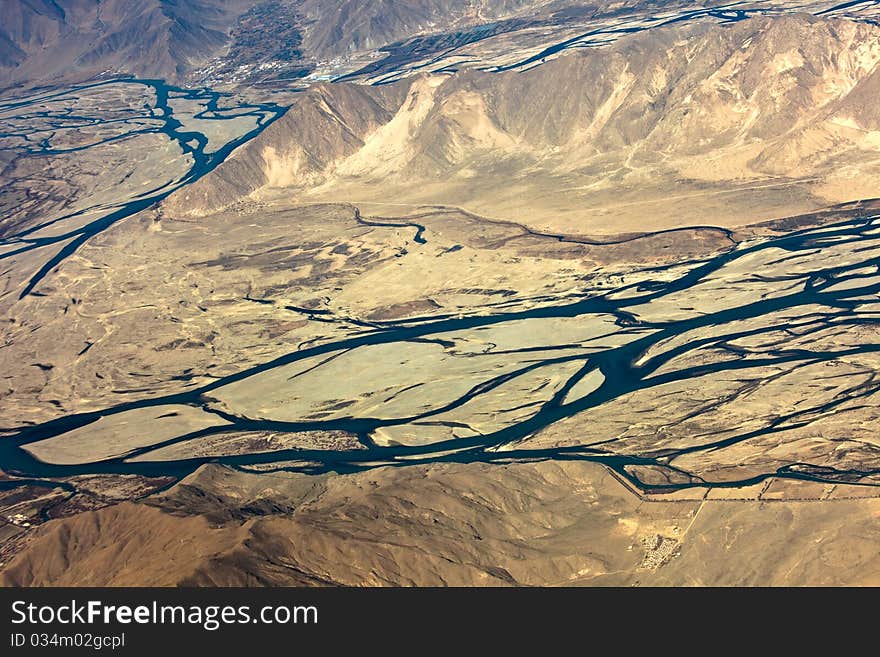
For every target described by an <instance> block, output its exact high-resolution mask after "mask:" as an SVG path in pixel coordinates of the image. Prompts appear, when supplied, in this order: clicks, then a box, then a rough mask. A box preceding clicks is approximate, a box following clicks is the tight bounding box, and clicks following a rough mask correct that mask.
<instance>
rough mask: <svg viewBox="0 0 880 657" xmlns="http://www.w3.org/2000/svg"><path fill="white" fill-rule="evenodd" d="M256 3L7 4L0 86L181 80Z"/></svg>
mask: <svg viewBox="0 0 880 657" xmlns="http://www.w3.org/2000/svg"><path fill="white" fill-rule="evenodd" d="M254 4H256V2H254V1H253V0H192V1H187V2H178V1H177V0H145V1H140V0H103V1H98V0H5V1H4V2H3V6H2V8H0V85H2V86H8V85H9V84H13V83H17V82H24V81H27V82H30V83H33V82H35V81H42V82H48V81H50V80H51V79H53V78H56V77H59V76H63V75H66V76H73V77H87V76H89V75H95V74H98V73H103V72H113V73H128V74H134V75H138V76H145V77H151V76H152V77H164V78H168V79H171V80H176V79H179V78H180V77H181V76H182V75H183V74H184V73H185V72H186V71H188V70H190V69H191V68H193V67H194V66H196V65H198V64H200V63H203V62H204V61H206V60H207V59H208V58H209V57H210V56H212V55H213V54H214V53H215V52H216V51H218V50H219V49H221V48H222V47H223V46H224V45H225V43H226V41H227V36H228V35H227V33H228V31H229V30H230V28H231V26H232V25H233V23H234V21H235V19H236V18H237V16H238V15H239V14H241V13H242V12H243V11H245V10H247V9H248V8H249V7H250V6H251V5H254Z"/></svg>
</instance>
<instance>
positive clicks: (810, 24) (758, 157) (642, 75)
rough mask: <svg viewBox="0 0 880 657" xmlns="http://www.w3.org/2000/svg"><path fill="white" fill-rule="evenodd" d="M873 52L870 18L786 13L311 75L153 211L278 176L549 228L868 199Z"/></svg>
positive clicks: (305, 192)
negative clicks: (358, 73) (379, 73)
mask: <svg viewBox="0 0 880 657" xmlns="http://www.w3.org/2000/svg"><path fill="white" fill-rule="evenodd" d="M878 63H880V28H878V27H876V26H873V25H869V24H864V23H855V22H850V21H845V20H821V19H816V18H813V17H810V16H807V15H792V16H786V17H780V18H775V19H753V20H749V21H743V22H741V23H737V24H736V25H734V26H732V27H727V28H722V27H717V26H712V27H707V26H700V27H694V26H682V27H670V28H665V29H663V30H656V31H652V32H650V33H645V34H642V35H638V36H636V37H632V38H630V39H628V40H626V41H625V42H621V43H619V44H617V45H615V46H613V47H610V48H606V49H602V50H595V51H588V52H579V53H574V54H567V55H564V56H562V57H560V58H559V59H556V60H554V61H552V62H549V63H547V64H546V65H544V66H541V67H538V68H536V69H532V70H530V71H527V72H525V73H518V72H509V73H500V74H492V73H483V72H479V71H474V70H469V71H463V72H459V73H458V74H455V75H451V76H450V75H431V76H428V75H425V76H420V77H418V78H414V79H407V80H402V81H399V82H396V83H393V84H389V85H382V86H379V87H362V86H354V85H349V84H343V83H337V84H333V85H317V86H315V87H313V88H312V89H310V90H309V91H308V92H305V93H303V94H302V95H300V96H299V97H298V99H297V100H296V101H295V102H294V105H293V107H292V109H291V110H290V112H289V113H288V115H287V116H286V117H285V118H284V119H282V120H281V121H279V122H278V123H277V124H275V125H274V126H272V127H271V128H270V129H269V130H267V131H266V132H265V133H264V134H263V135H262V136H261V137H260V138H259V139H257V140H255V141H253V142H251V143H249V144H247V145H246V146H245V147H244V148H242V149H241V150H240V151H239V152H238V153H236V154H235V156H234V157H233V158H232V159H231V160H230V161H229V162H228V163H227V164H226V165H224V167H222V168H220V169H219V170H218V171H217V172H216V173H215V174H214V175H212V176H210V177H208V178H206V179H204V180H203V181H201V182H200V183H199V184H197V185H194V186H192V187H190V188H188V189H187V190H185V191H184V192H182V193H181V194H180V195H178V196H176V197H173V198H172V199H171V200H170V201H169V203H168V207H169V209H171V210H173V211H174V212H177V213H183V214H194V215H198V214H204V213H206V212H211V211H214V210H216V209H218V208H221V207H224V206H225V205H228V204H230V203H233V202H236V201H237V200H238V199H240V198H241V197H242V196H245V195H248V194H251V195H253V196H254V197H256V198H259V197H261V196H267V195H269V196H270V195H272V194H273V193H275V191H276V190H279V189H282V188H283V189H284V192H283V193H284V194H288V195H289V194H294V196H295V198H298V199H301V200H309V201H311V200H334V201H339V200H352V201H359V202H366V201H374V202H377V203H382V202H383V201H387V199H388V197H389V196H393V197H394V198H395V202H396V203H401V204H405V203H410V204H454V205H461V206H466V207H467V208H468V209H469V210H472V211H475V212H477V213H480V214H485V215H489V216H495V217H503V218H511V219H515V220H517V221H528V222H529V223H530V224H531V225H533V226H536V227H539V228H545V229H553V230H556V231H562V232H591V231H592V232H595V231H600V232H601V231H608V232H614V231H621V230H630V229H632V226H631V225H629V224H631V223H632V222H634V221H642V222H644V221H645V215H649V218H648V219H647V221H649V222H650V225H651V227H668V226H669V225H680V224H682V223H694V222H699V223H705V222H707V221H711V222H712V223H716V222H721V223H726V224H730V225H737V224H742V223H747V222H749V221H753V220H756V219H760V218H766V217H768V216H774V215H775V216H785V215H787V214H792V211H793V210H794V211H809V210H812V209H815V208H817V207H821V206H825V205H828V204H830V203H834V202H841V201H849V200H853V199H855V198H867V197H872V196H875V195H876V189H877V187H878V184H880V113H878V109H877V107H876V103H874V102H873V101H872V99H873V98H875V97H876V96H877V94H878V91H880V70H878ZM856 172H857V175H856ZM854 178H856V180H853V179H854ZM672 187H674V188H675V192H674V193H670V191H669V190H670V189H671V188H672ZM682 199H686V200H687V203H686V207H684V208H682V207H680V206H682V205H685V204H683V203H682V202H681V201H682Z"/></svg>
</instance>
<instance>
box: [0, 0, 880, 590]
mask: <svg viewBox="0 0 880 657" xmlns="http://www.w3.org/2000/svg"><path fill="white" fill-rule="evenodd" d="M154 4H156V5H163V6H164V5H165V4H167V3H162V2H157V3H154ZM207 4H211V3H207ZM221 4H223V9H222V11H220V10H218V11H217V12H214V13H212V16H213V19H212V20H213V21H216V26H217V27H216V30H217V34H218V36H217V40H216V44H215V45H214V46H211V47H207V45H206V46H205V48H200V49H199V50H198V52H194V53H193V54H192V56H191V57H189V58H188V59H187V61H186V62H185V63H181V62H174V61H171V60H168V61H166V60H165V59H159V60H156V62H158V63H157V64H156V66H157V67H158V68H155V69H150V70H151V71H152V70H154V71H155V72H152V73H150V74H151V75H161V76H163V77H165V79H167V80H170V81H171V82H163V81H162V80H152V79H140V78H127V79H117V78H113V77H112V76H106V75H103V74H102V75H100V76H99V77H92V78H91V79H89V80H88V81H85V80H84V79H79V80H76V79H75V78H76V77H77V76H86V75H93V73H95V71H91V70H90V69H88V67H86V66H85V65H82V66H79V65H78V66H77V67H75V70H74V69H70V70H64V71H61V70H58V71H55V70H54V69H53V71H52V72H51V74H50V73H48V72H46V71H42V72H37V71H38V67H40V66H43V65H44V64H43V63H41V62H44V60H42V59H40V57H42V55H40V56H37V55H34V56H33V57H25V58H24V59H22V62H23V63H22V65H21V66H22V68H20V70H19V72H18V73H16V75H19V74H20V75H21V76H23V79H24V78H27V79H42V80H48V79H50V78H51V80H53V82H52V85H56V86H54V87H52V86H50V85H48V84H47V85H46V86H45V87H43V88H40V89H38V88H36V87H34V88H30V89H24V88H19V89H18V90H17V91H15V92H14V93H13V92H9V93H7V94H6V95H3V96H2V97H0V145H2V148H3V151H2V154H0V158H2V159H0V165H2V174H0V181H2V184H3V187H2V195H0V210H2V213H3V214H2V217H0V264H2V267H0V317H3V328H2V334H0V372H2V375H0V376H2V378H0V427H2V430H0V431H2V433H0V581H2V583H3V584H4V585H7V586H55V585H68V586H82V585H98V586H100V585H114V586H121V585H161V586H176V585H199V586H242V585H246V586H251V585H265V586H279V585H280V586H290V585H294V586H334V585H345V586H360V585H366V586H389V585H391V586H434V585H452V586H507V585H519V586H524V585H525V586H582V585H606V586H639V585H663V586H682V585H724V586H735V585H749V586H755V585H832V586H851V585H877V584H880V562H878V551H877V549H876V545H877V541H878V539H880V536H878V531H880V530H878V527H880V525H878V522H877V520H878V517H880V516H878V514H880V488H878V486H880V442H878V439H877V436H876V430H875V429H876V426H877V421H878V418H880V396H878V395H880V379H878V376H877V372H878V368H880V340H878V339H877V336H878V326H880V324H878V321H880V320H878V317H880V315H878V313H880V305H878V298H877V295H878V293H880V224H878V219H880V200H878V198H880V193H878V192H877V190H878V188H880V115H878V113H877V109H876V107H875V105H876V103H875V99H876V97H877V95H878V91H880V89H878V85H880V27H877V25H876V24H875V23H873V22H871V20H869V19H870V17H871V16H873V13H871V12H873V11H874V9H873V4H872V5H871V6H868V5H866V6H864V7H861V6H860V7H856V8H847V9H841V8H836V7H832V6H826V5H825V4H822V3H802V4H796V3H777V5H778V6H777V5H774V7H762V8H760V9H756V8H754V7H752V5H750V4H748V3H742V6H741V7H740V6H737V7H738V8H723V9H718V8H715V9H713V8H712V7H713V6H714V5H712V3H710V5H709V6H707V7H703V8H702V9H700V10H699V11H698V10H696V9H694V8H693V7H690V6H686V5H687V3H680V5H679V4H678V3H676V4H675V6H669V7H665V8H663V7H659V6H658V3H630V2H624V3H617V4H616V5H615V6H614V7H609V6H605V5H604V4H602V3H595V4H588V3H562V2H546V3H535V2H526V1H522V2H520V1H517V2H505V3H464V2H463V3H457V2H452V3H445V4H444V3H440V2H433V0H432V1H427V0H426V1H425V2H418V3H407V5H406V7H407V11H404V10H402V9H399V8H398V10H396V11H395V12H391V11H390V10H389V12H388V13H387V15H386V16H385V18H386V22H384V23H379V22H376V20H372V21H371V20H368V19H369V16H370V15H371V14H369V10H368V8H367V7H366V5H361V4H359V3H346V2H340V3H331V4H332V6H330V5H325V6H324V7H323V9H322V8H320V7H319V6H318V3H308V2H306V3H299V5H297V8H296V11H295V12H294V10H293V9H292V8H291V7H292V5H290V4H289V3H262V4H259V5H257V3H238V4H236V3H232V2H229V3H221ZM490 4H491V5H492V6H491V7H489V5H490ZM606 4H607V3H606ZM754 4H755V5H757V4H760V3H754ZM239 5H240V6H239ZM441 5H442V6H441ZM446 5H448V6H446ZM820 5H821V6H820ZM28 6H30V5H28ZM175 6H176V5H175ZM575 6H576V7H575ZM573 7H575V9H576V10H575V9H573ZM110 9H111V7H110V6H106V7H104V9H103V10H102V11H110ZM179 10H180V11H184V9H183V8H180V9H179ZM202 10H204V8H203V9H202ZM445 10H448V11H449V14H448V16H447V17H446V18H445V19H444V18H443V11H445ZM144 11H145V12H146V11H148V10H147V9H144ZM155 11H158V12H159V13H158V14H155V15H156V16H159V15H160V14H161V15H162V16H166V18H167V12H168V11H170V10H169V8H168V7H165V8H164V9H163V8H161V7H160V8H159V9H156V10H155ZM175 11H176V10H175ZM193 11H196V13H198V11H199V10H197V9H193ZM288 11H289V12H293V13H291V14H288V13H285V12H288ZM163 12H165V13H163ZM294 15H295V17H296V18H295V20H294V18H291V16H294ZM41 16H42V18H41V20H46V16H47V14H41ZM72 16H73V14H69V15H67V16H66V18H65V19H64V21H63V22H62V23H60V24H62V25H68V26H69V25H70V21H71V17H72ZM121 16H122V15H121ZM122 18H124V19H125V21H128V20H129V19H130V18H131V16H129V15H128V14H125V15H124V16H122ZM122 18H120V20H122ZM56 19H57V20H56ZM288 19H289V20H288ZM28 20H31V19H28ZM52 20H55V21H56V22H58V20H60V19H58V18H57V17H56V18H55V19H52ZM155 20H157V21H158V22H155V23H151V25H155V26H156V29H158V30H160V32H161V31H162V30H164V29H165V27H166V23H165V22H163V21H159V20H158V19H155ZM181 21H182V19H181V20H178V21H177V22H176V23H174V24H175V25H177V26H180V25H183V24H184V23H185V21H183V22H181ZM267 21H268V23H267ZM272 21H275V22H274V23H273V22H272ZM444 21H445V22H444ZM269 23H271V24H273V25H275V24H276V23H277V24H278V25H281V24H283V25H286V26H288V27H289V28H290V29H289V30H287V31H283V35H284V43H283V44H282V43H281V42H280V40H279V41H278V42H277V43H275V45H274V46H273V48H276V50H272V51H271V52H268V51H267V52H263V51H261V50H260V49H259V48H258V46H259V45H260V44H259V41H258V40H255V38H256V37H255V35H257V34H261V30H262V29H264V27H263V26H265V25H267V24H269ZM53 24H54V23H53ZM126 25H127V23H126ZM213 25H215V23H210V24H209V23H205V25H203V27H205V28H206V29H207V28H209V27H210V29H214V27H211V26H213ZM364 25H367V26H369V29H367V28H366V27H359V26H364ZM586 25H589V26H590V27H589V30H588V29H587V28H586V27H585V26H586ZM478 26H483V27H482V28H480V29H482V30H484V31H485V32H486V36H485V38H480V39H477V40H473V41H467V39H466V38H465V37H467V35H470V34H471V30H475V29H477V27H478ZM486 26H488V27H486ZM612 27H613V28H615V29H617V28H626V29H627V30H629V31H623V32H615V33H614V37H613V38H610V37H609V38H608V39H607V42H606V41H605V40H602V42H601V43H600V42H599V40H600V37H601V36H602V35H603V34H606V33H608V30H609V29H611V28H612ZM294 28H295V29H294ZM630 28H632V29H630ZM59 29H60V28H59ZM65 29H68V28H65ZM132 29H137V28H132ZM565 30H569V31H570V32H571V34H572V35H574V36H571V35H569V36H565V34H568V33H567V32H566V33H565V34H563V32H564V31H565ZM590 30H592V31H590ZM587 32H590V34H589V38H587V36H588V35H587ZM41 34H44V37H45V34H49V33H41ZM52 34H55V33H52ZM58 34H61V33H58ZM341 34H344V35H345V36H344V38H343V36H340V35H341ZM578 34H580V36H577V35H578ZM450 35H458V36H456V37H455V38H456V39H459V40H458V41H455V40H453V41H450V40H449V39H451V38H452V37H451V36H450ZM575 37H576V38H575ZM41 38H43V37H41ZM45 38H48V37H45ZM58 38H61V37H60V36H59V37H58ZM468 38H470V37H468ZM279 39H280V37H279ZM571 39H574V40H573V41H571ZM62 41H64V39H62ZM569 41H571V42H570V43H569ZM588 41H589V42H590V44H591V45H589V47H587V45H586V44H587V42H588ZM593 41H595V43H594V42H593ZM64 42H65V43H66V41H64ZM111 42H112V43H114V44H116V43H117V42H116V41H113V40H111ZM0 43H2V40H0ZM46 43H49V41H46ZM200 43H201V42H200ZM438 44H445V46H444V47H443V48H442V49H441V50H442V52H443V54H442V55H440V54H438V53H437V52H436V49H438V48H440V46H439V45H438ZM577 44H580V46H578V45H577ZM502 46H503V47H502ZM557 46H558V47H557ZM562 46H564V47H562ZM267 47H268V46H267ZM108 48H109V46H108ZM502 50H503V51H504V54H503V57H502ZM111 51H112V53H114V55H113V56H114V57H116V56H117V55H118V57H119V58H120V59H119V62H122V63H120V64H119V66H123V65H124V62H126V61H128V59H130V56H129V55H126V54H125V51H124V49H121V50H120V49H118V48H115V47H114V48H111V49H110V50H108V51H107V52H111ZM258 51H259V52H258ZM282 51H283V52H284V53H286V54H284V55H283V56H284V57H285V58H286V60H285V61H286V62H287V64H289V68H284V67H277V66H275V65H274V64H272V62H274V61H276V60H275V59H273V58H274V57H276V56H278V57H281V56H282V55H280V54H278V53H281V52H282ZM294 51H295V52H296V54H295V55H294V54H293V53H294ZM551 51H552V52H551ZM22 52H24V50H22ZM379 52H381V53H384V54H381V55H379V54H377V53H379ZM272 53H275V54H272ZM371 53H372V54H371ZM463 53H464V54H463ZM542 53H543V54H542ZM0 54H2V51H0ZM465 55H467V57H469V58H470V59H469V60H468V61H469V62H470V63H469V64H465V63H463V62H464V59H465ZM108 56H109V55H105V56H102V58H101V61H102V62H104V61H106V57H108ZM157 56H158V55H157ZM453 60H454V61H456V62H459V63H458V64H455V65H453V64H452V62H453ZM82 61H86V60H82ZM114 61H115V60H114ZM139 61H141V62H142V63H148V60H145V59H143V58H141V59H140V60H139ZM235 61H238V62H241V65H240V66H233V65H232V64H231V63H230V62H235ZM426 61H432V62H434V63H433V64H431V65H430V66H428V65H422V64H424V63H425V62H426ZM245 63H247V66H245ZM2 65H3V62H2V59H0V66H2ZM29 66H31V67H34V68H33V69H29V68H27V67H29ZM297 67H305V68H303V69H302V70H300V69H299V68H297ZM0 70H2V69H0ZM41 70H42V69H41ZM172 70H173V71H174V72H173V73H171V72H169V71H172ZM285 71H286V73H285ZM294 71H295V72H294ZM328 71H331V72H334V73H333V74H332V75H331V74H330V73H327V72H328ZM132 72H133V73H135V74H137V75H140V74H142V73H143V74H145V75H146V73H147V72H149V71H147V69H144V70H143V71H141V70H134V69H132ZM287 74H289V77H286V78H285V77H283V76H284V75H287ZM41 76H42V77H41ZM46 76H49V77H46ZM211 76H214V78H216V82H217V85H218V86H222V87H223V88H224V89H225V90H226V91H227V92H228V93H220V92H218V91H215V90H213V89H212V88H202V87H196V86H193V87H187V86H186V83H187V81H192V80H202V81H204V80H214V78H212V77H211ZM279 76H281V77H279ZM328 78H329V79H328ZM10 79H11V80H13V79H15V78H14V77H13V78H10ZM175 84H179V85H181V86H174V85H175ZM212 84H213V82H212Z"/></svg>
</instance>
